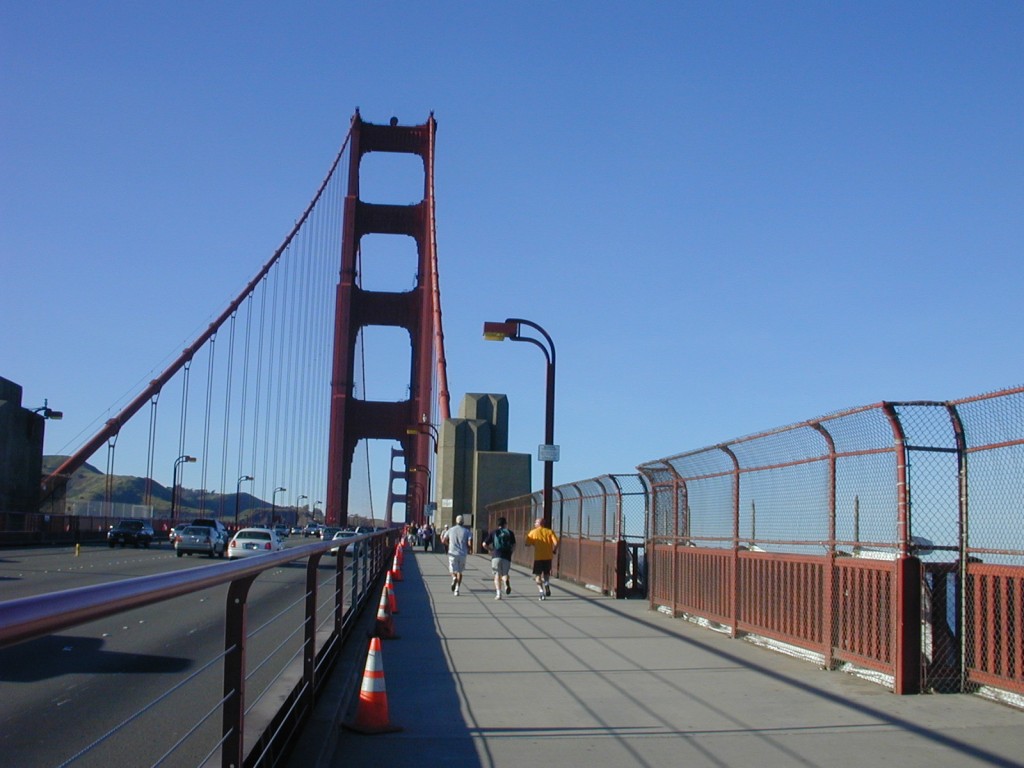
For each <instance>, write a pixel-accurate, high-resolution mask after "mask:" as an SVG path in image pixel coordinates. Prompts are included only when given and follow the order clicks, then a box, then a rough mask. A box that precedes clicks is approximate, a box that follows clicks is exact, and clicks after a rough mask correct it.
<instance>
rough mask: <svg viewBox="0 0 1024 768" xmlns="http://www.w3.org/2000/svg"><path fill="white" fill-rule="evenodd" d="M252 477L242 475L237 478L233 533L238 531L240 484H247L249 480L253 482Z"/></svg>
mask: <svg viewBox="0 0 1024 768" xmlns="http://www.w3.org/2000/svg"><path fill="white" fill-rule="evenodd" d="M255 479H256V478H254V477H253V476H252V475H242V476H241V477H240V478H238V483H237V484H236V485H235V531H236V532H237V531H238V502H239V500H240V499H241V497H242V483H245V482H248V481H249V480H255Z"/></svg>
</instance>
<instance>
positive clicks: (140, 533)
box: [107, 518, 154, 549]
mask: <svg viewBox="0 0 1024 768" xmlns="http://www.w3.org/2000/svg"><path fill="white" fill-rule="evenodd" d="M153 536H154V533H153V526H151V525H150V524H149V523H147V522H146V521H145V520H135V519H130V518H125V519H124V520H119V521H118V522H117V524H116V525H112V526H110V530H109V531H107V544H109V545H110V546H111V547H114V546H117V545H118V544H120V545H121V546H122V547H127V546H128V545H129V544H131V545H132V546H133V547H136V548H138V547H145V548H146V549H149V545H150V544H152V543H153Z"/></svg>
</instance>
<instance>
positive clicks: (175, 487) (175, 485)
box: [171, 454, 196, 528]
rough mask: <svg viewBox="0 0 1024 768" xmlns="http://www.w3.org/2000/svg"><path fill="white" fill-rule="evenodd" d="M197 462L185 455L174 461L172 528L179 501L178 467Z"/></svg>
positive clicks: (193, 457)
mask: <svg viewBox="0 0 1024 768" xmlns="http://www.w3.org/2000/svg"><path fill="white" fill-rule="evenodd" d="M195 460H196V457H195V456H189V455H187V454H183V455H181V456H179V457H178V458H176V459H175V460H174V472H173V473H172V476H171V527H172V528H173V527H174V520H175V510H176V509H177V501H178V467H180V466H181V465H182V464H184V463H186V462H187V463H192V462H194V461H195Z"/></svg>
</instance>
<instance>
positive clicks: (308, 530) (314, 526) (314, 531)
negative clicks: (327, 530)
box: [302, 523, 323, 538]
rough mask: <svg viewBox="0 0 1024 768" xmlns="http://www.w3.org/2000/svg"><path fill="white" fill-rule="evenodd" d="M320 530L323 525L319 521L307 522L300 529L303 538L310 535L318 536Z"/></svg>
mask: <svg viewBox="0 0 1024 768" xmlns="http://www.w3.org/2000/svg"><path fill="white" fill-rule="evenodd" d="M322 530H323V526H321V525H320V524H319V523H309V524H308V525H307V526H306V527H305V528H303V529H302V535H303V537H305V538H309V537H310V536H319V535H320V533H321V531H322Z"/></svg>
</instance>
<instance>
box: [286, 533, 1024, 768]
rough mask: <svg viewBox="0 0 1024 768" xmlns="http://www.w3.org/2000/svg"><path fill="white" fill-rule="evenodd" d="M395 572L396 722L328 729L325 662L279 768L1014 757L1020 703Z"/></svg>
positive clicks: (1010, 762)
mask: <svg viewBox="0 0 1024 768" xmlns="http://www.w3.org/2000/svg"><path fill="white" fill-rule="evenodd" d="M402 575H403V579H402V581H401V582H398V583H397V584H396V585H395V588H396V595H397V602H398V610H399V612H398V614H397V615H396V616H395V617H394V626H395V631H396V633H397V634H398V635H399V637H398V638H397V639H390V640H384V641H383V644H382V651H381V657H382V659H381V660H382V664H383V667H384V678H385V682H386V692H387V703H388V708H389V716H390V723H391V724H392V725H395V726H398V727H401V728H402V730H401V731H400V732H397V733H389V734H377V735H369V736H368V735H362V734H357V733H352V732H350V731H347V730H345V729H343V728H341V727H339V723H341V722H343V721H345V720H349V721H351V719H352V718H353V716H354V713H355V709H356V707H355V700H356V699H357V698H358V695H357V692H358V685H359V680H358V679H356V680H355V682H354V685H353V684H351V683H342V682H341V681H343V679H344V678H345V674H344V672H345V669H344V667H343V665H339V668H338V670H337V672H336V674H335V677H336V678H337V681H338V685H337V686H335V687H334V690H333V692H332V691H328V692H327V693H326V694H325V695H324V696H323V698H322V699H321V702H320V704H319V705H318V708H317V712H316V715H315V717H314V718H313V721H312V722H311V723H310V724H309V726H308V727H307V729H306V732H305V734H304V737H303V739H302V743H301V744H300V746H299V749H298V751H297V752H296V753H295V754H293V755H292V760H291V763H290V764H291V765H292V766H295V768H298V766H302V767H303V768H340V767H341V766H387V767H388V768H402V767H403V766H415V768H431V767H432V766H449V765H450V766H458V768H474V767H476V766H488V767H490V766H495V767H496V768H506V767H508V768H513V767H514V768H522V767H523V766H552V767H554V766H586V767H587V768H606V767H607V768H611V766H615V768H622V766H757V767H758V768H768V767H771V766H829V768H841V767H842V766H857V767H858V768H861V767H862V766H872V765H883V764H887V765H898V766H900V768H914V767H916V766H920V767H921V768H925V767H926V766H927V767H928V768H934V766H957V767H958V768H963V767H965V766H1024V713H1021V712H1019V711H1017V710H1014V709H1011V708H1009V707H1005V706H1002V705H999V704H996V703H993V702H990V701H986V700H983V699H980V698H977V697H972V696H966V695H923V696H895V695H894V694H892V693H889V692H888V691H887V690H885V689H884V688H882V687H880V686H877V685H875V684H873V683H869V682H866V681H864V680H860V679H858V678H855V677H852V676H850V675H848V674H845V673H842V672H826V671H823V670H820V669H818V668H816V667H815V666H814V665H813V664H810V663H808V662H806V661H802V660H799V659H795V658H791V657H788V656H784V655H781V654H778V653H773V652H771V651H767V650H764V649H762V648H758V647H756V646H753V645H751V644H750V643H747V642H744V641H742V640H734V639H731V638H729V637H728V636H727V635H722V634H719V633H716V632H713V631H711V630H708V629H703V628H701V627H698V626H695V625H693V624H691V623H689V622H686V621H683V620H681V619H674V618H671V617H669V616H666V615H663V614H661V613H658V612H656V611H651V610H649V609H648V606H647V603H646V602H644V601H626V600H614V599H612V598H609V597H605V596H602V595H598V594H595V593H593V592H590V591H587V590H585V589H582V588H578V587H575V586H572V585H565V584H563V583H562V582H557V581H555V582H552V596H551V597H550V598H548V599H547V600H545V601H540V600H539V599H538V597H537V589H536V586H535V585H534V584H533V582H532V580H531V577H530V575H529V574H528V573H527V572H526V571H525V570H523V569H521V568H518V567H514V568H513V571H512V587H513V593H512V594H511V595H509V596H504V599H502V600H495V599H494V586H493V579H492V576H491V572H490V561H489V559H487V558H486V557H477V556H472V557H470V558H469V563H468V565H467V570H466V575H465V579H464V581H463V588H462V590H461V594H460V595H459V596H458V597H456V596H455V595H453V594H452V592H451V590H450V588H449V587H450V584H451V579H450V577H449V576H448V574H447V558H446V556H445V555H442V554H434V553H423V552H416V553H415V554H414V553H413V552H412V551H411V550H409V551H408V552H407V554H406V556H405V564H404V567H403V572H402ZM360 644H362V645H363V648H362V657H363V658H364V659H365V654H366V644H365V642H362V643H355V645H360ZM349 666H350V667H351V666H352V665H351V664H350V665H349ZM359 672H360V674H361V672H362V662H360V663H359ZM349 677H351V675H350V676H349ZM334 682H335V681H334V678H332V685H333V683H334ZM353 692H355V695H350V694H352V693H353Z"/></svg>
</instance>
